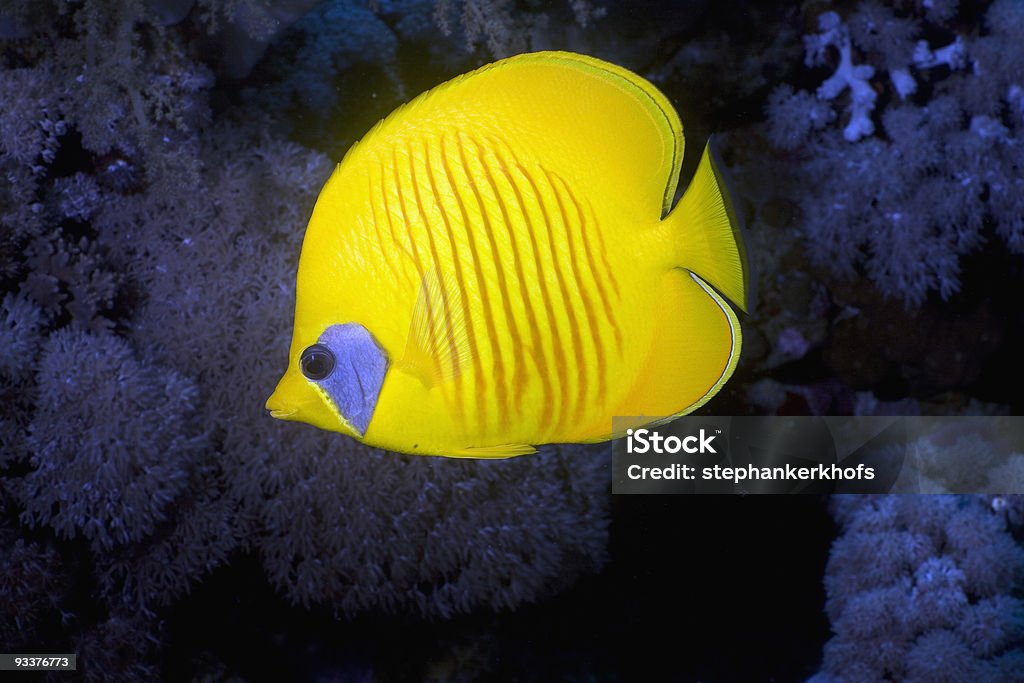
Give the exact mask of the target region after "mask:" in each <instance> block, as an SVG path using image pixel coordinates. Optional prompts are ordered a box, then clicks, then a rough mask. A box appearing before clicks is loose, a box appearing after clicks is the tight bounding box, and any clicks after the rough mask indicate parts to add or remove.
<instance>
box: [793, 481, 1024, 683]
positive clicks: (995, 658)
mask: <svg viewBox="0 0 1024 683" xmlns="http://www.w3.org/2000/svg"><path fill="white" fill-rule="evenodd" d="M833 505H834V510H835V516H836V519H837V520H838V522H839V523H840V525H841V526H842V529H843V534H842V535H841V536H840V537H839V539H837V540H836V542H835V544H834V545H833V547H832V553H831V555H830V557H829V563H828V568H827V569H826V574H825V589H826V593H827V595H828V602H827V605H826V612H827V613H828V616H829V620H830V621H831V622H832V630H833V633H834V636H833V637H832V639H831V640H830V641H829V642H828V643H827V644H826V646H825V654H824V663H823V667H822V672H821V673H819V674H818V675H816V676H814V677H813V678H811V679H810V680H811V682H813V683H842V682H843V681H878V680H893V681H908V682H909V681H914V682H917V681H920V682H922V683H923V682H924V681H949V682H950V683H952V682H953V681H966V680H973V681H993V683H995V682H997V681H998V682H1005V681H1012V680H1019V676H1020V673H1021V672H1022V671H1024V600H1022V599H1021V594H1020V592H1019V591H1020V585H1021V584H1020V581H1021V579H1024V548H1021V547H1020V546H1019V545H1018V544H1017V543H1016V542H1015V540H1014V538H1013V536H1012V535H1011V533H1010V532H1011V529H1010V528H1008V526H1007V519H1006V517H1005V516H1004V515H1003V514H1001V511H1002V509H1004V508H1005V505H1000V504H996V502H995V500H993V499H985V498H982V497H980V496H969V497H968V496H836V497H835V498H834V500H833Z"/></svg>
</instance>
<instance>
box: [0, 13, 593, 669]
mask: <svg viewBox="0 0 1024 683" xmlns="http://www.w3.org/2000/svg"><path fill="white" fill-rule="evenodd" d="M13 4H17V3H13ZM286 4H287V5H288V7H291V8H293V9H294V8H296V7H299V6H301V5H303V2H302V0H297V2H295V3H286ZM233 8H238V12H243V11H244V12H249V13H250V14H247V15H246V16H247V17H248V19H246V20H245V21H243V20H242V19H244V17H242V15H241V14H237V13H235V9H233ZM282 8H284V9H287V8H286V7H284V5H282V6H281V7H278V8H276V9H275V11H276V10H279V9H282ZM265 9H266V8H265V7H264V6H263V3H257V2H248V3H237V2H213V1H212V0H211V1H209V2H200V3H196V4H195V5H193V3H190V2H187V0H186V1H184V2H178V1H176V0H165V1H162V2H150V1H146V2H141V1H140V2H133V1H128V0H125V1H124V2H116V3H113V4H111V5H109V6H108V7H105V8H104V7H100V6H99V5H96V4H94V3H78V4H74V3H73V4H66V3H56V2H41V3H37V4H35V5H34V6H33V7H32V8H26V7H25V6H18V7H13V6H12V3H3V2H0V30H7V29H10V31H11V33H12V34H16V35H17V37H18V38H17V40H16V41H12V42H8V43H5V48H7V52H5V53H3V54H0V60H10V61H9V62H8V61H0V95H2V96H3V98H4V101H5V102H12V103H14V106H10V107H7V106H5V107H3V108H0V169H2V170H3V172H4V173H5V177H6V178H7V179H9V180H10V182H9V183H7V184H4V185H3V186H2V187H0V198H2V199H3V202H0V224H2V225H3V227H4V229H5V231H4V233H3V238H4V239H5V240H10V242H11V244H12V245H13V247H14V248H15V249H16V250H17V253H18V256H19V258H18V259H17V260H14V261H12V262H10V263H6V262H4V264H3V271H2V276H3V280H2V283H3V286H4V288H5V289H4V291H3V298H2V302H3V304H2V309H0V340H2V341H4V342H5V348H4V351H3V354H2V356H0V358H2V361H0V390H2V391H3V394H4V397H5V398H6V399H8V400H7V401H6V402H5V414H4V415H2V416H0V445H2V446H3V457H0V478H2V480H3V486H4V489H9V490H10V491H11V492H13V494H14V495H15V498H14V499H13V500H14V504H15V505H16V508H15V509H14V511H12V512H11V515H12V516H14V515H20V519H21V520H22V522H23V524H25V525H28V526H31V527H33V528H34V529H35V531H34V533H36V534H39V535H42V536H46V535H51V536H52V537H53V538H54V539H55V542H60V541H62V540H63V539H64V538H73V539H83V540H84V542H83V543H74V544H66V547H71V548H77V549H78V551H79V552H84V551H82V550H81V549H82V548H84V547H86V546H87V547H88V552H87V557H84V558H83V567H87V568H89V569H91V570H92V576H90V577H88V580H89V581H90V582H91V585H92V586H94V587H95V593H94V595H93V596H92V597H93V598H94V599H95V600H96V601H97V602H99V603H100V607H101V608H102V609H101V612H103V613H104V614H105V615H108V616H103V617H97V618H96V619H93V620H92V621H87V622H85V623H76V624H73V625H69V626H68V629H69V631H71V632H72V634H71V640H72V641H73V642H75V643H77V645H76V647H77V648H79V649H83V648H84V649H90V648H96V647H100V646H104V647H105V646H106V645H104V644H109V643H113V642H115V641H117V640H118V639H122V638H127V635H126V634H128V633H130V632H132V631H133V630H135V629H140V630H146V629H151V628H155V626H154V623H155V621H154V620H153V619H151V616H152V615H154V614H156V613H157V611H158V610H159V609H161V608H162V607H163V606H165V605H167V604H168V603H170V602H173V601H174V600H176V599H178V598H180V597H181V596H182V595H184V594H185V593H186V592H187V591H188V590H189V589H190V587H192V586H193V585H195V583H196V582H197V581H200V580H201V579H202V578H203V577H204V576H206V575H207V574H209V573H210V572H212V571H215V570H216V569H217V568H218V567H220V566H222V565H223V564H224V563H226V562H227V561H228V560H229V558H230V557H231V554H232V553H234V552H250V553H252V554H254V555H255V556H256V557H258V558H259V559H260V560H261V561H262V564H263V567H264V569H265V571H266V575H267V577H268V580H269V581H270V582H271V583H273V584H274V585H275V586H276V587H277V588H279V589H280V590H281V591H282V592H284V593H285V594H286V595H287V596H288V597H289V598H291V599H292V600H293V601H294V602H295V603H297V604H304V605H314V604H315V605H326V606H328V607H329V608H333V609H334V610H336V611H337V612H338V613H339V614H356V613H360V612H365V611H370V610H385V611H395V612H412V613H420V614H429V615H435V616H448V615H452V614H456V613H460V612H468V611H472V610H475V609H479V608H481V607H493V608H498V609H501V608H513V607H515V606H517V605H520V604H523V603H524V602H528V601H530V600H534V599H536V598H537V597H539V596H541V595H545V594H547V593H549V592H551V591H553V590H557V589H558V588H560V587H562V586H565V585H567V584H568V583H570V582H571V581H572V580H574V578H575V577H576V576H577V575H579V574H580V573H581V572H584V571H588V570H593V569H595V568H596V567H598V566H600V564H601V562H602V561H603V558H604V552H605V544H606V540H607V513H608V509H607V508H608V498H607V491H606V488H607V477H606V474H605V469H604V462H603V459H602V457H601V454H600V452H597V451H595V449H594V448H589V449H588V448H573V449H563V450H553V451H552V452H550V453H547V454H544V455H540V456H537V457H534V458H527V459H523V460H521V461H512V462H501V463H472V462H457V461H448V460H432V459H420V458H409V457H406V456H399V455H395V454H386V453H381V452H377V451H373V450H370V449H367V448H364V447H362V446H359V445H357V444H355V443H354V442H352V441H350V440H348V439H347V438H345V437H342V436H340V435H336V434H327V433H324V432H320V431H318V430H315V429H312V428H308V427H305V426H302V425H295V424H286V423H281V422H279V421H275V420H272V419H270V418H269V417H268V416H267V415H266V411H265V410H264V408H263V404H264V401H265V399H266V397H267V395H268V394H269V392H270V391H271V390H272V388H273V386H274V382H275V381H276V380H277V378H278V377H279V376H280V372H281V367H282V365H283V364H284V363H285V362H286V358H287V349H288V344H289V336H290V329H291V316H292V311H293V305H294V298H293V292H294V279H295V266H296V263H297V260H298V250H299V245H300V242H301V238H302V234H303V228H304V225H305V222H306V220H307V219H308V216H309V213H310V211H311V208H312V205H313V201H314V199H315V197H316V195H317V193H318V191H319V189H320V187H321V186H322V184H323V183H324V182H325V181H326V179H327V178H328V176H329V175H330V172H331V170H332V165H333V162H332V161H331V160H330V159H328V158H327V157H326V156H324V155H323V154H321V153H318V152H314V151H311V150H309V149H307V148H306V147H303V146H302V145H299V144H297V143H295V142H291V141H288V140H286V139H284V138H283V137H282V136H281V134H280V131H281V130H282V129H285V130H287V129H288V126H287V125H286V123H285V122H284V121H282V118H283V116H282V114H281V112H282V110H283V109H284V108H286V107H287V106H288V102H274V101H273V99H272V98H263V99H260V98H255V99H254V100H249V101H259V102H260V105H259V107H255V106H252V105H243V106H242V108H240V109H238V108H232V107H227V108H226V109H222V111H221V112H220V115H219V116H218V117H217V120H216V122H214V121H213V119H212V117H211V116H210V111H211V108H210V106H209V97H208V96H209V91H210V89H211V88H212V87H213V86H214V78H213V74H214V73H215V72H216V70H217V69H226V70H228V71H230V69H231V68H232V67H231V66H230V65H228V64H227V63H226V60H224V61H222V60H221V56H218V55H209V56H208V58H207V59H206V60H203V61H200V60H201V56H202V54H203V48H202V45H200V43H202V41H203V40H205V37H204V36H202V33H203V32H205V31H206V30H207V28H214V29H215V30H217V31H221V32H222V33H221V34H220V39H221V41H222V42H221V43H220V45H221V46H222V48H223V49H225V50H231V49H234V48H232V47H230V45H231V41H232V40H233V39H232V37H231V35H229V32H228V31H226V29H225V25H224V20H225V19H227V18H230V19H232V20H233V21H234V20H237V23H238V24H239V25H247V24H246V21H250V20H252V21H255V19H254V17H256V18H257V19H258V16H257V15H259V13H260V12H261V11H264V10H265ZM421 9H422V8H421ZM101 10H105V11H101ZM251 13H255V14H251ZM260 16H264V18H266V17H267V16H270V18H271V19H273V18H274V16H276V15H274V14H273V12H271V13H270V15H267V14H266V13H265V12H264V14H263V15H260ZM318 19H322V20H323V21H320V22H318ZM356 19H359V21H355V20H356ZM278 20H280V21H281V23H282V24H283V23H287V21H286V20H285V19H281V17H278ZM257 23H258V22H257ZM4 27H6V28H4ZM197 27H199V28H200V29H201V30H200V31H199V34H200V36H199V37H197V36H196V35H195V34H196V31H197ZM256 28H259V29H260V30H256ZM278 28H281V27H277V28H274V27H272V26H264V25H262V24H261V25H260V26H258V27H255V28H254V29H253V31H254V33H255V35H253V36H252V37H253V40H254V41H255V42H256V43H260V42H261V41H264V42H263V43H262V44H265V41H267V40H268V37H269V36H271V35H273V34H274V33H275V32H276V31H277V29H278ZM295 34H302V36H303V40H304V41H307V40H308V42H303V41H295V40H292V41H291V42H288V41H287V40H286V41H285V42H286V45H285V48H288V46H289V45H290V46H291V47H290V48H288V49H291V52H290V53H288V54H284V55H283V56H282V54H277V55H275V56H274V57H272V58H270V59H269V61H268V63H276V64H278V65H281V64H284V65H286V68H285V69H284V71H283V72H282V73H279V74H277V76H278V77H279V82H278V83H277V86H276V87H270V86H267V90H268V92H271V91H273V92H277V93H281V92H285V91H288V92H292V93H296V92H300V93H302V96H303V97H309V96H311V95H310V93H311V92H313V91H311V90H302V89H301V88H298V87H293V86H295V83H302V82H305V83H306V84H313V83H314V82H317V85H318V86H325V85H326V86H327V88H328V90H330V80H331V79H332V78H333V77H334V75H335V74H336V73H337V72H338V71H340V70H341V69H343V68H344V67H346V66H347V65H349V64H351V62H352V60H354V59H357V58H365V59H368V60H371V61H375V62H378V63H383V64H385V65H387V63H388V61H389V60H390V59H391V57H390V56H389V55H392V54H393V51H394V50H393V48H394V40H395V39H394V35H393V33H392V32H391V30H390V29H388V28H387V26H385V25H384V23H382V22H381V21H380V20H379V19H378V18H377V17H375V16H374V15H373V14H372V13H371V12H369V11H368V10H367V9H366V8H365V7H363V6H357V4H356V3H327V4H325V5H324V6H323V7H322V8H320V9H319V10H318V14H317V15H315V17H313V18H312V19H309V20H308V21H306V22H305V23H303V24H301V25H300V26H298V27H296V28H295V30H294V31H293V38H294V35H295ZM339 36H341V37H346V36H347V37H346V38H345V41H347V42H345V41H343V42H344V44H340V43H338V38H339ZM29 37H31V40H28V38H29ZM349 38H353V40H355V38H358V39H359V40H361V41H363V42H358V41H356V42H353V40H349ZM289 40H290V39H289ZM18 41H21V42H18ZM332 41H333V42H332ZM224 46H227V47H224ZM388 46H390V47H388ZM236 47H237V49H238V50H239V51H242V52H244V50H245V49H248V48H246V47H245V46H244V45H241V44H238V45H236ZM389 50H390V52H389ZM286 51H287V50H286ZM239 54H240V55H241V52H240V53H239ZM236 56H238V55H236ZM242 58H244V59H242ZM248 59H251V57H247V56H246V55H241V57H240V62H239V63H242V64H243V67H244V65H245V62H246V60H248ZM275 60H276V61H275ZM303 87H305V86H303ZM289 88H291V90H289ZM314 94H315V93H314ZM328 96H330V93H328ZM275 107H276V108H275ZM343 115H344V112H341V114H339V116H343ZM325 146H329V144H327V143H325ZM4 256H5V258H6V257H7V253H6V252H5V254H4ZM40 547H42V548H45V547H48V546H40ZM40 552H44V551H40ZM68 552H74V551H68ZM131 612H134V613H137V614H138V615H140V618H139V619H135V618H128V617H126V616H124V615H125V614H127V613H131ZM108 613H109V614H108ZM150 642H152V641H150ZM150 649H151V648H149V645H145V644H143V647H142V649H140V650H139V651H138V652H134V651H132V652H127V653H126V654H125V655H124V657H125V658H126V661H125V662H123V664H126V665H127V664H129V662H128V661H127V659H130V658H134V657H137V658H138V659H139V664H138V668H132V667H131V666H124V667H121V668H120V669H119V668H118V666H117V664H116V663H115V662H113V661H99V662H98V664H96V663H94V664H93V666H92V669H91V671H92V673H90V674H89V675H94V676H98V675H100V673H97V672H103V671H110V672H114V673H111V674H110V675H112V676H118V675H119V676H121V677H122V678H124V679H126V680H127V679H130V678H131V677H132V676H136V677H140V676H141V677H152V674H153V669H152V667H151V662H150V659H149V656H150V654H151V652H150ZM115 654H116V653H115ZM96 661H98V660H96ZM118 671H120V672H121V673H118Z"/></svg>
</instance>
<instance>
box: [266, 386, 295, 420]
mask: <svg viewBox="0 0 1024 683" xmlns="http://www.w3.org/2000/svg"><path fill="white" fill-rule="evenodd" d="M264 407H265V408H266V409H267V410H269V411H270V417H273V418H277V419H278V420H289V419H291V417H292V416H293V415H295V413H297V412H298V411H299V409H298V408H297V407H295V406H294V405H293V404H291V403H289V402H288V401H286V400H284V398H283V397H282V396H281V388H280V387H278V388H277V389H275V390H274V393H272V394H271V395H270V398H268V399H267V403H266V405H265V406H264Z"/></svg>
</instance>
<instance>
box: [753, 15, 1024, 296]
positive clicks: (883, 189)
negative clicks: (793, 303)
mask: <svg viewBox="0 0 1024 683" xmlns="http://www.w3.org/2000/svg"><path fill="white" fill-rule="evenodd" d="M900 7H901V8H902V9H900V10H895V9H893V8H892V7H887V6H885V5H883V4H880V3H877V2H864V3H860V4H859V5H857V6H856V7H855V8H854V9H853V11H851V12H850V13H849V14H848V15H841V14H839V13H838V12H835V11H828V12H824V13H822V14H821V15H820V16H818V17H817V22H818V30H817V31H816V32H813V33H810V34H809V35H807V36H806V38H805V42H806V54H807V64H808V65H809V66H817V67H824V68H826V69H829V70H831V71H832V73H831V75H830V76H828V77H827V78H826V80H825V81H824V82H822V83H821V85H820V86H819V87H818V88H817V90H816V92H814V93H811V92H807V91H794V90H793V89H792V88H790V87H789V86H780V87H779V89H778V90H776V92H775V93H774V94H773V96H772V97H771V99H770V102H769V105H768V117H769V125H768V129H767V130H768V136H769V139H770V140H771V141H772V142H773V143H774V144H775V145H776V146H778V147H779V148H780V149H784V150H787V154H788V155H790V158H791V159H796V160H798V162H799V163H798V165H797V166H798V168H799V170H798V171H797V176H798V177H799V178H801V179H803V181H802V182H798V185H797V187H799V192H794V194H793V199H794V200H795V201H796V202H797V203H798V204H799V205H800V207H801V208H802V209H803V215H802V217H801V219H800V220H799V224H798V227H799V229H800V230H801V232H802V234H803V237H804V239H805V242H806V245H807V249H808V253H809V255H810V257H811V260H812V261H813V262H814V263H815V264H816V265H819V266H822V267H825V268H827V269H830V270H832V271H833V272H835V273H837V274H838V275H840V276H852V275H853V274H854V273H856V272H859V271H860V270H861V269H862V271H863V272H864V273H866V274H867V276H868V277H870V278H871V279H872V280H873V281H874V282H875V284H876V285H877V286H878V287H879V288H880V289H881V290H882V291H883V292H885V293H886V294H887V295H889V296H891V297H894V298H898V299H902V300H903V301H904V302H905V303H906V304H907V305H909V306H913V305H917V304H920V303H921V302H922V301H924V299H925V298H926V297H927V296H928V295H929V294H931V293H937V294H938V295H940V296H941V297H942V298H948V297H950V296H951V295H953V294H954V293H956V292H957V291H958V290H959V289H960V260H961V258H962V257H963V256H964V255H965V254H968V253H970V252H971V251H973V250H975V249H977V248H978V247H979V246H980V245H981V244H982V243H983V242H984V241H985V240H984V236H983V235H984V230H985V228H986V226H992V228H994V232H995V234H996V235H998V236H999V238H1000V239H1001V240H1002V242H1003V243H1004V244H1005V245H1006V247H1007V248H1009V249H1010V250H1012V251H1014V252H1017V253H1024V218H1022V216H1024V180H1022V175H1024V174H1022V167H1021V157H1020V154H1019V152H1018V148H1019V147H1020V144H1021V132H1022V131H1024V116H1022V109H1021V102H1022V99H1021V93H1022V92H1024V91H1022V90H1021V83H1019V82H1018V81H1019V79H1018V78H1017V76H1016V75H1015V74H1018V73H1020V70H1021V67H1022V63H1021V62H1020V55H1021V52H1020V49H1019V35H1020V33H1019V31H1020V28H1021V26H1022V25H1024V5H1022V4H1021V3H1020V2H1017V1H1016V0H997V1H996V2H993V3H992V4H991V5H990V6H989V7H988V10H987V12H983V13H978V14H977V15H975V14H973V13H970V14H966V15H963V13H961V14H957V13H956V12H955V11H954V9H955V3H923V4H922V5H920V6H918V5H916V4H914V5H910V4H907V3H903V4H901V5H900ZM962 15H963V16H962ZM974 16H979V17H982V19H980V20H974V21H975V25H973V26H971V25H970V24H969V23H965V22H970V21H972V19H971V17H974ZM958 19H959V21H958ZM926 36H927V37H928V38H926ZM929 41H931V42H929Z"/></svg>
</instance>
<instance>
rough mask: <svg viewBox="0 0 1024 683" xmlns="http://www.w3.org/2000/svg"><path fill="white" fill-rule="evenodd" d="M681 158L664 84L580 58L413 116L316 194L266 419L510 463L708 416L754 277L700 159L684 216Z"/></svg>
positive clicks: (437, 93) (429, 98)
mask: <svg viewBox="0 0 1024 683" xmlns="http://www.w3.org/2000/svg"><path fill="white" fill-rule="evenodd" d="M682 154H683V135H682V125H681V123H680V122H679V119H678V116H677V115H676V113H675V110H674V109H673V108H672V106H671V104H670V103H669V102H668V100H667V99H666V98H665V97H664V96H663V95H662V94H661V93H660V92H659V91H657V89H655V88H654V86H652V85H651V84H650V83H648V82H647V81H645V80H644V79H642V78H640V77H639V76H637V75H635V74H633V73H631V72H629V71H627V70H625V69H622V68H620V67H617V66H615V65H612V64H609V63H607V62H603V61H600V60H598V59H595V58H591V57H586V56H583V55H577V54H573V53H565V52H541V53H531V54H525V55H519V56H517V57H512V58H509V59H506V60H502V61H499V62H496V63H494V64H490V65H487V66H485V67H482V68H481V69H478V70H477V71H474V72H472V73H470V74H467V75H464V76H461V77H458V78H456V79H454V80H453V81H450V82H448V83H446V84H443V85H441V86H438V87H437V88H435V89H433V90H431V91H429V92H427V93H425V94H423V95H421V96H420V97H418V98H417V99H415V100H413V101H412V102H410V103H408V104H406V105H404V106H403V107H401V108H399V109H398V110H396V111H395V112H394V113H393V114H391V115H390V116H389V117H388V118H387V119H385V120H384V121H382V122H381V123H379V124H377V126H376V127H375V128H374V129H373V130H371V131H370V133H369V134H368V135H367V136H366V137H365V138H364V139H363V140H361V141H360V142H359V143H357V144H356V145H355V146H354V147H353V148H352V149H351V150H350V151H349V152H348V154H347V155H346V156H345V158H344V160H343V161H342V163H341V164H339V166H338V167H337V169H336V170H335V172H334V174H333V175H332V176H331V178H330V179H329V180H328V181H327V184H326V185H325V187H324V188H323V190H322V191H321V194H320V197H319V199H318V201H317V204H316V207H315V209H314V211H313V215H312V217H311V219H310V222H309V226H308V228H307V231H306V235H305V239H304V242H303V246H302V253H301V257H300V260H299V268H298V275H297V288H296V309H295V327H294V332H293V339H292V345H291V351H290V355H289V366H288V369H287V371H286V373H285V375H284V377H283V378H282V380H281V382H280V383H279V385H278V387H277V389H276V390H275V392H274V394H273V396H271V398H270V399H269V400H268V402H267V407H268V409H270V410H271V414H272V415H273V416H275V417H278V418H282V419H292V420H301V421H305V422H309V423H311V424H314V425H316V426H318V427H321V428H324V429H329V430H334V431H339V432H342V433H346V434H348V435H350V436H353V437H355V438H357V439H360V440H362V441H364V442H366V443H368V444H370V445H373V446H378V447H382V448H386V449H390V450H394V451H400V452H405V453H417V454H433V455H449V456H463V457H465V456H470V457H473V456H475V457H505V456H510V455H518V454H522V453H528V452H532V451H533V447H534V445H536V444H543V443H550V442H588V441H600V440H604V439H608V438H611V437H612V436H613V434H612V423H611V420H612V416H651V417H652V419H654V418H655V417H663V416H675V415H680V414H684V413H686V412H690V411H692V410H694V409H695V408H697V407H699V406H700V405H702V404H703V403H704V402H706V401H707V400H708V399H709V398H710V397H711V396H712V395H713V394H714V393H715V392H716V391H717V390H718V389H719V388H720V387H721V385H722V384H723V383H724V382H725V381H726V379H728V377H729V375H730V374H731V373H732V371H733V369H734V368H735V365H736V361H737V359H738V356H739V351H740V345H741V332H740V326H739V323H738V321H737V318H736V315H735V313H734V312H733V311H732V309H731V308H730V306H729V304H728V303H727V301H726V299H730V300H732V301H733V302H734V303H735V304H737V305H738V306H740V307H741V308H742V307H744V306H745V302H746V297H747V281H746V278H747V275H746V267H745V258H744V253H743V247H742V243H741V241H740V240H739V237H738V232H737V230H736V228H735V222H734V220H733V218H732V213H731V210H730V205H729V201H728V197H727V195H726V194H725V193H724V191H723V190H722V188H721V184H720V182H719V178H718V174H717V171H716V169H715V165H714V161H713V159H712V157H711V156H710V154H709V153H708V151H707V150H705V153H704V157H703V159H702V161H701V163H700V165H699V167H698V170H697V173H696V176H695V177H694V179H693V181H692V182H691V184H690V186H689V187H688V189H687V192H686V193H685V194H684V197H683V199H682V200H681V201H680V202H679V205H678V206H676V207H675V208H674V209H672V207H671V204H672V200H673V198H674V195H675V190H676V184H677V182H678V175H679V167H680V163H681V160H682ZM670 209H671V211H670ZM716 290H717V291H716ZM304 354H305V355H304ZM318 354H319V355H318ZM327 366H330V373H329V374H328V375H327V376H324V377H321V376H320V375H321V374H323V371H324V370H325V369H327Z"/></svg>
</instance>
